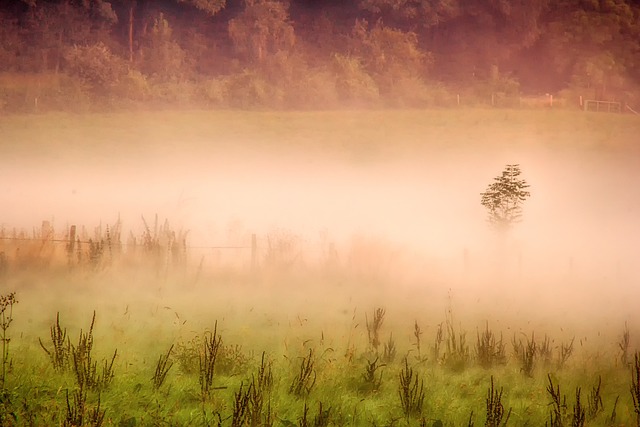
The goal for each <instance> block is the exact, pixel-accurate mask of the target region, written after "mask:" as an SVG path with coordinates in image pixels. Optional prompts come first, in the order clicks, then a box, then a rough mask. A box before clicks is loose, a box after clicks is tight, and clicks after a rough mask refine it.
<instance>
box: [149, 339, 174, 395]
mask: <svg viewBox="0 0 640 427" xmlns="http://www.w3.org/2000/svg"><path fill="white" fill-rule="evenodd" d="M172 350H173V344H172V345H171V347H169V350H168V351H167V354H161V355H160V357H158V362H157V363H156V370H155V372H154V373H153V377H152V378H151V382H152V384H153V389H154V390H158V389H159V388H160V387H162V384H163V383H164V381H165V379H166V378H167V374H168V373H169V370H170V369H171V367H172V366H173V361H171V360H170V359H169V358H170V357H171V351H172Z"/></svg>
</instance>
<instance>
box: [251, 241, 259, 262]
mask: <svg viewBox="0 0 640 427" xmlns="http://www.w3.org/2000/svg"><path fill="white" fill-rule="evenodd" d="M257 266H258V239H257V238H256V234H255V233H253V234H252V235H251V269H252V270H255V269H256V267H257Z"/></svg>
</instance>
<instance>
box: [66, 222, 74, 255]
mask: <svg viewBox="0 0 640 427" xmlns="http://www.w3.org/2000/svg"><path fill="white" fill-rule="evenodd" d="M75 244H76V226H75V225H72V226H71V227H70V228H69V244H68V245H67V252H69V256H71V255H73V249H74V247H75Z"/></svg>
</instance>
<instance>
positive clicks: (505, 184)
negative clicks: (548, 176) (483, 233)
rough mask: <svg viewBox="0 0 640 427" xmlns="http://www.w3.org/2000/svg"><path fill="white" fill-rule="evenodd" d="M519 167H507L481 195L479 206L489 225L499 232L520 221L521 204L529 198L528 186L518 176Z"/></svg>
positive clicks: (514, 165) (515, 165)
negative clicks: (483, 211) (485, 212)
mask: <svg viewBox="0 0 640 427" xmlns="http://www.w3.org/2000/svg"><path fill="white" fill-rule="evenodd" d="M521 173H522V172H521V171H520V165H517V164H512V165H507V166H506V167H505V169H504V171H502V174H501V175H500V176H498V177H496V178H494V181H495V182H494V183H493V184H490V185H489V186H488V187H487V190H486V191H485V192H484V193H481V196H482V200H481V202H480V203H481V204H482V206H484V207H485V208H486V209H487V211H488V212H489V218H488V220H489V223H490V224H491V225H492V226H493V227H494V228H495V229H497V230H499V231H506V230H508V229H509V228H511V226H512V225H513V224H514V223H516V222H518V221H520V219H521V217H522V203H523V202H524V201H525V200H526V199H527V197H529V196H531V193H529V191H527V190H526V189H527V188H529V185H528V184H527V182H526V181H525V180H524V179H520V178H519V176H520V174H521Z"/></svg>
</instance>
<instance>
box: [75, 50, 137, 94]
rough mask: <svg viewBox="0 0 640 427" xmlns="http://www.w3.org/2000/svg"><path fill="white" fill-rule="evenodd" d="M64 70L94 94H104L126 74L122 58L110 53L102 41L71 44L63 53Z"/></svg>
mask: <svg viewBox="0 0 640 427" xmlns="http://www.w3.org/2000/svg"><path fill="white" fill-rule="evenodd" d="M64 58H65V61H66V67H65V68H66V71H67V74H69V75H70V76H71V77H76V78H78V79H79V80H80V81H81V82H82V83H84V84H85V85H86V87H87V88H88V90H89V91H90V92H91V93H93V94H94V95H100V96H106V95H109V94H110V92H111V90H112V89H113V88H114V87H115V86H116V85H117V84H118V83H119V82H120V80H121V79H122V78H123V77H124V76H126V75H127V64H126V63H125V61H124V59H122V58H120V57H118V56H116V55H114V54H113V53H111V51H110V50H109V48H108V47H107V46H105V45H104V44H103V43H102V42H98V43H96V44H93V45H89V46H73V47H71V48H69V49H67V51H66V52H65V54H64Z"/></svg>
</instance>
